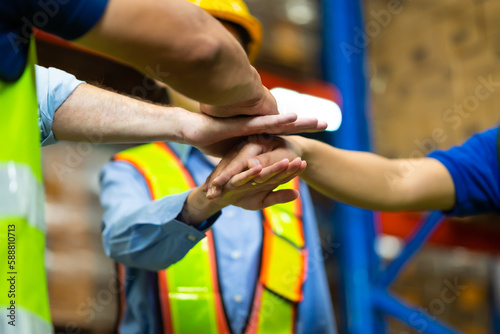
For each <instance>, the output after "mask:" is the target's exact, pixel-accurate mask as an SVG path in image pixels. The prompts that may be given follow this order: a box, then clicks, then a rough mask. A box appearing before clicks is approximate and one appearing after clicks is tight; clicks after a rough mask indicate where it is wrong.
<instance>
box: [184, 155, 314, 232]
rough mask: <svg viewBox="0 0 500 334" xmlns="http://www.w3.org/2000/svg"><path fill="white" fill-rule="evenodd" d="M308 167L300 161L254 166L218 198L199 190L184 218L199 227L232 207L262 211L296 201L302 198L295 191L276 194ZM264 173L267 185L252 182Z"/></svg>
mask: <svg viewBox="0 0 500 334" xmlns="http://www.w3.org/2000/svg"><path fill="white" fill-rule="evenodd" d="M305 168H306V162H305V161H302V160H301V159H300V158H297V159H294V160H293V161H292V162H289V161H288V159H283V160H281V161H279V162H277V163H275V164H273V165H272V166H268V167H265V168H263V167H262V165H257V166H255V167H252V168H250V169H248V170H246V171H244V172H242V173H240V174H238V175H235V176H234V177H232V178H231V179H230V180H229V181H228V182H227V184H226V185H225V187H224V189H223V191H221V193H220V194H219V196H218V197H217V198H214V199H209V198H207V196H206V194H205V192H204V191H203V186H200V187H197V188H195V189H194V190H193V191H192V192H191V193H190V194H189V196H188V198H187V200H186V203H185V205H184V208H183V210H182V212H181V214H180V215H179V217H180V219H181V220H182V221H183V222H185V223H186V224H189V225H197V224H200V223H201V222H203V221H205V220H207V219H208V218H209V217H210V216H212V215H213V214H215V213H216V212H217V211H219V210H221V209H223V208H224V207H226V206H228V205H235V206H239V207H241V208H243V209H246V210H261V209H264V208H266V207H268V206H272V205H275V204H278V203H286V202H290V201H293V200H295V199H297V198H298V197H299V193H298V191H296V190H294V189H280V190H278V191H274V190H275V189H276V187H278V186H279V185H280V184H284V183H287V182H289V181H291V180H292V179H293V178H295V177H297V176H298V175H299V174H300V173H302V172H303V171H304V170H305ZM262 172H264V174H265V175H266V179H265V181H266V182H264V183H255V182H251V181H252V180H253V179H254V178H255V177H256V176H258V175H259V174H261V173H262Z"/></svg>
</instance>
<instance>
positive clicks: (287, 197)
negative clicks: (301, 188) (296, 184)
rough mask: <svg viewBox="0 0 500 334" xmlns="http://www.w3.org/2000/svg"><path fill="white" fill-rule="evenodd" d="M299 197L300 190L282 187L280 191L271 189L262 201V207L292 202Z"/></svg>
mask: <svg viewBox="0 0 500 334" xmlns="http://www.w3.org/2000/svg"><path fill="white" fill-rule="evenodd" d="M298 197H299V192H298V191H297V190H294V189H281V190H278V191H271V192H270V193H269V194H268V195H267V196H266V197H265V198H264V200H263V201H262V208H267V207H268V206H272V205H276V204H280V203H287V202H291V201H293V200H295V199H297V198H298Z"/></svg>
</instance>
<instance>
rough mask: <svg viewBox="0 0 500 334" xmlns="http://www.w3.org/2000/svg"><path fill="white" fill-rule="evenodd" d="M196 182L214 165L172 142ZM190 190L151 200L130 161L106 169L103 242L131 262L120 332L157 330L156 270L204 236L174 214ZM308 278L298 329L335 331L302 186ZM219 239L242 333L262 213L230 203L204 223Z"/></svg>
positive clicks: (236, 326)
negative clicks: (218, 214)
mask: <svg viewBox="0 0 500 334" xmlns="http://www.w3.org/2000/svg"><path fill="white" fill-rule="evenodd" d="M173 146H174V149H175V150H176V152H177V153H178V155H179V157H180V158H181V161H183V163H184V164H185V165H186V167H187V168H188V169H189V170H190V171H191V173H192V175H193V178H194V180H195V181H196V183H197V184H201V183H202V182H204V181H205V179H206V178H207V177H208V175H209V173H210V172H211V171H212V169H213V168H214V166H213V165H212V164H211V163H210V162H209V161H208V160H207V159H206V158H205V156H204V155H203V154H202V153H200V152H199V151H198V150H196V149H192V148H190V147H187V146H183V145H173ZM188 193H189V192H185V193H182V194H177V195H172V196H166V197H163V198H161V199H159V200H156V201H152V200H151V199H150V196H149V192H148V189H147V185H146V182H145V180H144V179H143V177H142V176H141V175H140V173H139V172H138V171H137V170H135V169H134V168H133V167H132V166H130V165H129V164H128V163H126V162H121V161H112V162H110V163H108V164H107V165H106V166H105V167H104V169H103V171H102V174H101V203H102V205H103V207H104V210H105V214H104V218H103V242H104V248H105V251H106V253H107V254H108V255H109V256H111V257H112V258H114V259H116V260H117V261H119V262H121V263H123V264H125V265H126V266H128V271H127V277H128V279H127V280H126V282H127V287H126V289H125V292H126V309H125V314H124V316H123V318H122V323H121V325H120V331H121V333H158V332H159V327H158V326H159V325H158V318H157V312H158V305H157V303H158V301H157V298H156V296H155V294H156V292H155V288H154V287H155V285H156V271H157V270H161V269H165V268H166V267H167V266H168V265H170V264H172V263H175V262H176V261H178V260H180V259H182V257H183V256H184V255H185V254H186V253H187V252H188V251H189V250H190V249H191V248H192V247H193V246H194V245H195V244H196V243H197V242H198V241H200V240H201V239H202V238H204V237H205V233H204V230H201V231H200V230H198V229H196V228H194V227H191V226H188V225H186V224H184V223H182V222H180V221H178V220H176V217H177V216H178V215H179V213H180V212H181V210H182V207H183V205H184V202H185V200H186V197H187V195H188ZM301 198H302V203H303V214H304V234H305V238H306V244H307V245H308V248H309V253H308V259H307V261H308V276H307V279H306V281H305V283H304V287H303V289H304V300H303V301H302V302H300V304H299V310H298V323H297V329H298V331H297V332H298V333H335V332H336V330H335V322H334V316H333V309H332V304H331V301H330V294H329V290H328V285H327V281H326V275H325V271H324V266H323V259H322V256H321V247H320V239H319V235H318V231H317V227H316V219H315V216H314V212H313V207H312V203H311V199H310V196H309V193H308V190H307V187H306V186H305V184H301ZM204 227H205V228H211V229H212V231H213V235H214V239H215V242H216V244H217V261H218V265H219V272H220V275H219V280H220V285H221V292H222V298H223V302H224V305H225V309H226V311H227V315H228V320H229V324H230V326H231V328H232V330H233V332H234V333H241V332H242V330H243V327H244V323H245V320H246V318H247V316H248V313H249V310H250V307H251V304H252V292H253V289H254V286H255V283H256V280H257V273H258V263H259V257H260V248H261V242H262V218H261V214H260V212H257V211H247V210H243V209H241V208H237V207H233V206H229V207H227V208H225V209H223V210H222V215H220V217H218V216H217V215H216V216H214V217H212V218H211V219H209V221H207V222H204Z"/></svg>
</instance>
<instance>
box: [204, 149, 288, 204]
mask: <svg viewBox="0 0 500 334" xmlns="http://www.w3.org/2000/svg"><path fill="white" fill-rule="evenodd" d="M288 166H289V162H288V159H283V160H281V161H279V162H277V163H275V164H273V165H272V166H269V167H266V168H262V165H257V166H255V167H252V168H250V169H249V170H247V171H245V172H243V173H240V174H237V175H235V176H234V177H232V178H231V179H230V180H229V181H228V182H227V184H225V186H224V187H223V186H211V187H210V188H209V190H208V192H207V198H208V199H215V198H217V197H219V196H220V195H221V194H222V190H223V189H227V190H233V189H235V188H237V187H241V186H244V185H245V184H247V183H248V182H249V181H251V180H252V179H253V178H254V177H256V176H257V175H259V173H260V174H262V173H264V175H265V177H266V178H267V179H269V178H272V177H274V176H275V175H278V174H281V173H282V172H284V171H286V170H287V169H288ZM264 182H265V181H264ZM264 182H261V183H264ZM249 186H250V185H249ZM250 187H251V186H250Z"/></svg>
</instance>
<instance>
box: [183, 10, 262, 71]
mask: <svg viewBox="0 0 500 334" xmlns="http://www.w3.org/2000/svg"><path fill="white" fill-rule="evenodd" d="M188 1H191V2H192V3H194V4H196V5H198V6H200V7H201V8H203V9H204V10H205V11H207V12H208V13H209V14H211V15H212V16H213V17H215V18H217V19H219V20H223V21H228V22H231V23H234V24H236V25H238V26H241V27H242V28H243V29H245V30H246V32H247V33H248V35H249V37H250V40H249V41H248V44H247V45H246V49H247V53H248V58H249V59H250V62H253V61H254V60H255V59H256V58H257V55H258V54H259V50H260V45H261V43H262V25H261V24H260V22H259V20H257V19H256V18H255V17H253V16H252V14H250V11H249V10H248V7H247V5H246V4H245V3H244V2H243V1H242V0H188Z"/></svg>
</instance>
